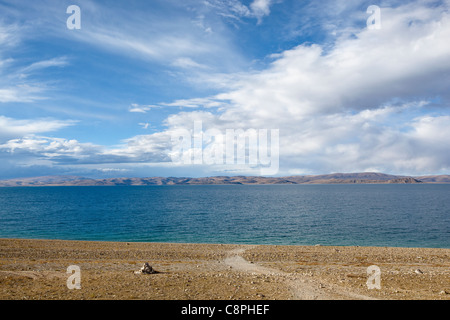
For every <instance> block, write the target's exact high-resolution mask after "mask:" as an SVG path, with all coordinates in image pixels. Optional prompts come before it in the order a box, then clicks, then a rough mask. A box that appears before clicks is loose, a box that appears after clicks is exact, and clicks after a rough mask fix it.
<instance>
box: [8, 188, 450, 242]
mask: <svg viewBox="0 0 450 320" xmlns="http://www.w3.org/2000/svg"><path fill="white" fill-rule="evenodd" d="M0 238H29V239H62V240H95V241H129V242H177V243H235V244H278V245H315V244H321V245H337V246H353V245H359V246H393V247H432V248H450V185H445V184H436V185H435V184H410V185H409V184H398V185H396V184H392V185H391V184H379V185H377V184H373V185H371V184H368V185H366V184H355V185H353V184H352V185H347V184H339V185H198V186H196V185H191V186H189V185H175V186H142V187H33V188H0Z"/></svg>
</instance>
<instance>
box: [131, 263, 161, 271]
mask: <svg viewBox="0 0 450 320" xmlns="http://www.w3.org/2000/svg"><path fill="white" fill-rule="evenodd" d="M135 273H136V274H155V273H158V271H156V270H155V269H153V268H152V266H151V265H150V264H148V262H146V263H144V265H143V266H142V268H141V270H139V271H135Z"/></svg>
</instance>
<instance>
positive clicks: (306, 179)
mask: <svg viewBox="0 0 450 320" xmlns="http://www.w3.org/2000/svg"><path fill="white" fill-rule="evenodd" d="M388 183H391V184H405V183H450V175H435V176H420V177H408V176H395V175H390V174H384V173H374V172H364V173H333V174H325V175H306V176H287V177H258V176H217V177H205V178H180V177H151V178H109V179H90V178H83V177H78V176H44V177H34V178H22V179H9V180H0V187H38V186H149V185H212V184H216V185H225V184H245V185H252V184H254V185H256V184H388Z"/></svg>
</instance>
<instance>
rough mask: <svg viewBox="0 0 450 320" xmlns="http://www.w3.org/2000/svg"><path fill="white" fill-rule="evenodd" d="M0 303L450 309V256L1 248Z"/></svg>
mask: <svg viewBox="0 0 450 320" xmlns="http://www.w3.org/2000/svg"><path fill="white" fill-rule="evenodd" d="M146 262H148V263H149V264H150V265H151V266H152V267H153V268H154V270H156V271H157V272H158V273H156V274H148V275H147V274H136V272H137V273H139V272H138V271H139V270H140V269H141V267H142V265H143V264H144V263H146ZM71 265H76V266H78V267H79V268H80V270H81V271H80V272H81V289H80V290H69V289H68V287H67V279H68V277H69V276H70V275H69V274H68V273H67V268H68V267H69V266H71ZM372 265H376V266H378V267H379V269H380V270H381V275H380V279H381V287H380V289H369V288H368V285H367V281H368V273H367V268H368V267H369V266H372ZM0 299H2V300H21V299H32V300H72V299H75V300H136V299H137V300H144V299H149V300H298V299H299V300H369V299H370V300H372V299H381V300H411V299H413V300H450V249H442V248H402V247H358V246H351V247H349V246H322V245H320V246H296V245H248V244H208V243H203V244H197V243H161V242H160V243H156V242H151V243H150V242H112V241H71V240H43V239H0Z"/></svg>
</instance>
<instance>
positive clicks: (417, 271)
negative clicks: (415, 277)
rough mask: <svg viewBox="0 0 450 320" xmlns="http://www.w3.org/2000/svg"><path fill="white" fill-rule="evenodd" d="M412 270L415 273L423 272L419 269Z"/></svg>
mask: <svg viewBox="0 0 450 320" xmlns="http://www.w3.org/2000/svg"><path fill="white" fill-rule="evenodd" d="M414 272H415V273H417V274H423V271H422V270H420V269H416V271H414Z"/></svg>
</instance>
